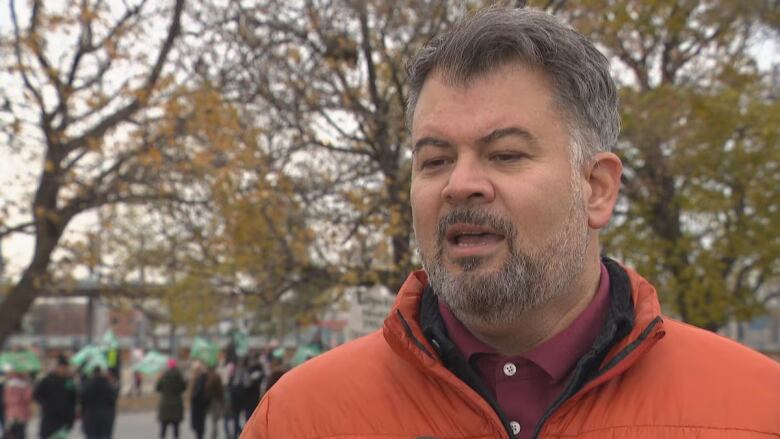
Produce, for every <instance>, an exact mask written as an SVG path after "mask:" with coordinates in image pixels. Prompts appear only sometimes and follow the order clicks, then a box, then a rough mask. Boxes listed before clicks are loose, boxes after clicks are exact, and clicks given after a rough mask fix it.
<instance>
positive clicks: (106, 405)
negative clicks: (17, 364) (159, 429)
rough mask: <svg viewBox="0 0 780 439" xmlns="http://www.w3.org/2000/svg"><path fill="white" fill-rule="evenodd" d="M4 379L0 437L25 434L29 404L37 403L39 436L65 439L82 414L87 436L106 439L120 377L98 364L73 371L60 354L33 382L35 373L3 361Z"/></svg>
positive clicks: (16, 437)
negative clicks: (44, 373) (87, 369)
mask: <svg viewBox="0 0 780 439" xmlns="http://www.w3.org/2000/svg"><path fill="white" fill-rule="evenodd" d="M3 377H4V380H3V381H2V391H0V396H1V397H2V407H3V410H2V417H0V421H1V422H0V424H1V425H2V432H3V436H2V437H3V438H4V439H24V438H25V437H27V424H28V422H29V421H30V418H31V416H32V404H33V402H35V403H37V404H38V405H39V406H40V410H39V412H40V426H39V428H38V431H39V437H40V438H67V437H69V432H70V430H71V429H72V428H73V426H74V424H75V423H76V419H77V418H78V417H80V418H81V428H82V431H83V433H84V436H85V437H86V438H87V439H107V438H110V437H111V435H112V432H113V427H114V419H115V417H116V402H117V398H118V396H119V385H118V380H117V379H116V377H115V376H114V374H113V373H111V372H109V371H107V370H103V369H101V368H100V367H95V368H92V369H91V370H89V371H85V370H80V371H74V370H72V368H71V366H70V365H69V363H68V359H67V357H65V356H64V355H60V356H59V357H58V358H57V363H56V365H55V367H54V368H53V369H52V370H51V371H50V372H49V373H48V374H46V375H45V376H44V377H43V378H41V379H40V380H38V381H37V382H36V379H35V378H36V377H35V376H34V375H33V374H28V373H27V372H23V371H20V370H16V369H14V368H13V366H10V365H6V366H5V368H4V370H3Z"/></svg>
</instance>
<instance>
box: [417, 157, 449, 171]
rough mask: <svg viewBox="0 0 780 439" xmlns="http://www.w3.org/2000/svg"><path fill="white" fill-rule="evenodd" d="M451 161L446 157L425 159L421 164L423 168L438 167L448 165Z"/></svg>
mask: <svg viewBox="0 0 780 439" xmlns="http://www.w3.org/2000/svg"><path fill="white" fill-rule="evenodd" d="M448 162H449V160H448V159H446V158H437V159H428V160H424V161H423V162H422V164H421V165H420V168H421V169H436V168H440V167H442V166H444V165H446V164H447V163H448Z"/></svg>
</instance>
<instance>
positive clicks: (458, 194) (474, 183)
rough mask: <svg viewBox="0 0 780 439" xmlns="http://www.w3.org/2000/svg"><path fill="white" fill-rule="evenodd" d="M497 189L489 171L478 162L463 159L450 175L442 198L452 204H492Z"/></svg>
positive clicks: (459, 160)
mask: <svg viewBox="0 0 780 439" xmlns="http://www.w3.org/2000/svg"><path fill="white" fill-rule="evenodd" d="M494 197H495V189H494V187H493V183H492V181H491V180H490V176H489V175H488V172H487V169H484V166H483V165H482V164H481V163H479V161H478V160H475V159H470V158H461V159H458V161H457V162H456V163H455V165H454V166H453V168H452V172H451V173H450V175H449V179H448V181H447V186H445V187H444V189H443V190H442V198H443V199H444V201H445V202H447V203H450V204H463V203H490V202H491V201H493V199H494Z"/></svg>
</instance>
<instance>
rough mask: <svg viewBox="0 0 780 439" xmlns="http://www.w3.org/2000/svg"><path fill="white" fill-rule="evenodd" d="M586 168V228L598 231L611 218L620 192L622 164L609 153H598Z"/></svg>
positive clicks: (616, 157)
mask: <svg viewBox="0 0 780 439" xmlns="http://www.w3.org/2000/svg"><path fill="white" fill-rule="evenodd" d="M587 166H588V168H587V169H586V170H585V171H586V173H585V177H586V182H585V183H586V185H587V186H588V187H589V188H590V190H589V191H585V194H586V197H587V199H586V200H585V207H586V209H587V212H588V226H590V228H592V229H596V230H598V229H601V228H602V227H604V226H606V225H607V223H608V222H609V219H610V218H611V217H612V210H613V209H614V208H615V203H616V202H617V197H618V192H619V191H620V174H621V173H622V172H623V163H622V162H621V161H620V158H618V156H616V155H615V154H613V153H611V152H600V153H598V154H596V155H595V156H594V157H593V158H592V159H591V161H590V163H589V164H588V165H587Z"/></svg>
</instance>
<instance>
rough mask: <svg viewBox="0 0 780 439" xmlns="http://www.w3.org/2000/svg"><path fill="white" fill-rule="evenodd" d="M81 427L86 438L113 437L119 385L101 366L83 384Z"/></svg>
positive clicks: (105, 438) (109, 438) (107, 438)
mask: <svg viewBox="0 0 780 439" xmlns="http://www.w3.org/2000/svg"><path fill="white" fill-rule="evenodd" d="M80 393H81V395H80V396H81V398H80V399H81V427H82V430H83V431H84V435H85V436H86V439H111V436H112V434H113V431H114V421H115V420H116V403H117V398H118V396H119V387H118V385H117V383H116V381H115V380H114V379H113V377H112V376H111V374H110V372H109V373H106V371H104V370H103V369H101V368H100V367H96V368H94V369H93V370H92V374H91V375H90V376H88V377H87V378H86V379H85V380H84V381H83V382H82V384H81V392H80Z"/></svg>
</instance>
